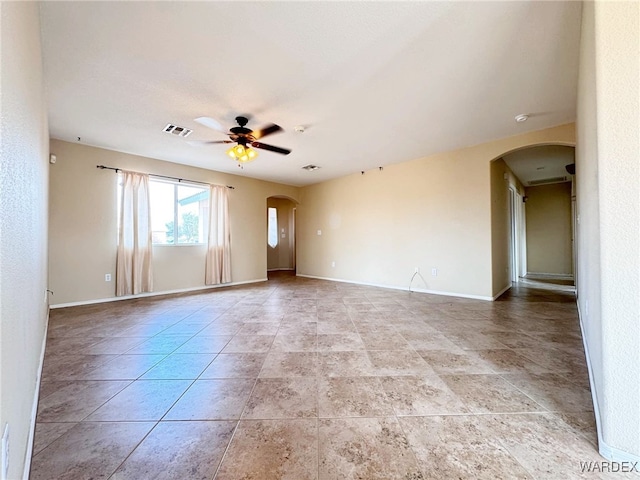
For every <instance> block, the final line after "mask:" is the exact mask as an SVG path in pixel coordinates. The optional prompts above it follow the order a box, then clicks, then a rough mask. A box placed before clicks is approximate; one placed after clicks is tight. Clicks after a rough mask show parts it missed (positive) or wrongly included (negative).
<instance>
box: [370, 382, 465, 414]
mask: <svg viewBox="0 0 640 480" xmlns="http://www.w3.org/2000/svg"><path fill="white" fill-rule="evenodd" d="M380 380H381V382H382V386H383V388H384V391H385V392H386V393H387V396H388V397H389V399H390V400H391V405H393V409H394V411H395V414H396V415H438V414H446V413H449V414H458V413H469V412H470V409H469V407H467V406H466V405H465V404H464V403H463V402H462V401H461V400H460V398H458V396H457V395H456V394H455V393H453V392H452V391H451V390H450V389H449V387H448V386H447V384H446V383H445V382H443V381H442V380H441V379H440V377H438V376H437V375H433V374H432V375H422V376H403V377H380Z"/></svg>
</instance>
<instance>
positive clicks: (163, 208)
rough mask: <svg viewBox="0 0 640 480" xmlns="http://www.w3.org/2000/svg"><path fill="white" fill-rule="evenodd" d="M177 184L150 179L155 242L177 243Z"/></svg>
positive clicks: (153, 239) (150, 199) (152, 225)
mask: <svg viewBox="0 0 640 480" xmlns="http://www.w3.org/2000/svg"><path fill="white" fill-rule="evenodd" d="M174 195H175V186H174V185H173V184H172V183H167V182H158V181H150V182H149V201H150V203H151V231H152V241H153V243H160V244H167V243H169V244H171V243H175V241H174V238H175V228H174V221H175V220H174V208H175V203H176V202H175V198H174Z"/></svg>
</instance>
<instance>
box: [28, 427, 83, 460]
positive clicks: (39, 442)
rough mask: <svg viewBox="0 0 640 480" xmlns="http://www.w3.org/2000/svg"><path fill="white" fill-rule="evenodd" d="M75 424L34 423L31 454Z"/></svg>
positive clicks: (36, 452) (47, 444)
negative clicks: (34, 429)
mask: <svg viewBox="0 0 640 480" xmlns="http://www.w3.org/2000/svg"><path fill="white" fill-rule="evenodd" d="M76 425H77V423H36V431H35V436H34V440H33V455H37V454H38V453H40V452H41V451H42V450H43V449H45V448H46V447H48V446H49V445H51V443H52V442H53V441H55V440H57V439H58V438H60V437H61V436H62V435H64V434H65V433H67V432H68V431H69V430H71V429H72V428H73V427H75V426H76Z"/></svg>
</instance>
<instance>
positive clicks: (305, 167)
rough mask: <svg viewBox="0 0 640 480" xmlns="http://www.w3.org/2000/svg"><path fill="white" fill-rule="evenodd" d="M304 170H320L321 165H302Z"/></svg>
mask: <svg viewBox="0 0 640 480" xmlns="http://www.w3.org/2000/svg"><path fill="white" fill-rule="evenodd" d="M302 169H303V170H309V171H310V172H313V171H314V170H320V167H319V166H317V165H311V164H309V165H305V166H304V167H302Z"/></svg>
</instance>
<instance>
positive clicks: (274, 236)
mask: <svg viewBox="0 0 640 480" xmlns="http://www.w3.org/2000/svg"><path fill="white" fill-rule="evenodd" d="M267 213H268V224H267V225H268V232H269V234H268V237H267V243H268V244H269V246H270V247H271V248H276V247H277V246H278V210H277V209H275V208H273V207H269V208H267Z"/></svg>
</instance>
